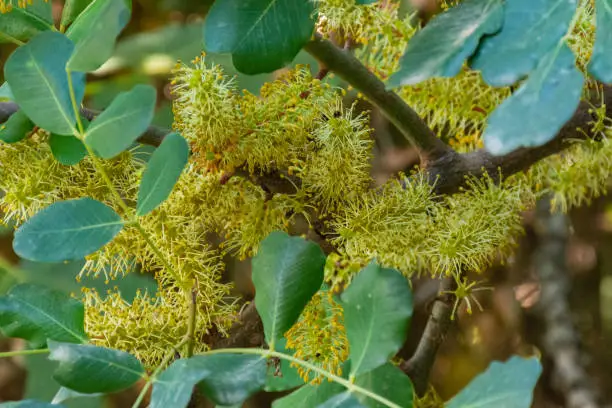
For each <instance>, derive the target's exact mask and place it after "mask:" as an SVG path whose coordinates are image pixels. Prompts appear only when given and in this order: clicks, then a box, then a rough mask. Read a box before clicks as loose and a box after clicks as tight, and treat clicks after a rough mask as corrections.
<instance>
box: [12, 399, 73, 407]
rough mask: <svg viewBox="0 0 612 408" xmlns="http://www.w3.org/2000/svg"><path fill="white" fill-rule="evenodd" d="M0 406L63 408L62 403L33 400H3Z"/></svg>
mask: <svg viewBox="0 0 612 408" xmlns="http://www.w3.org/2000/svg"><path fill="white" fill-rule="evenodd" d="M0 408H63V405H55V404H49V403H47V402H40V401H34V400H25V401H15V402H3V403H2V404H0Z"/></svg>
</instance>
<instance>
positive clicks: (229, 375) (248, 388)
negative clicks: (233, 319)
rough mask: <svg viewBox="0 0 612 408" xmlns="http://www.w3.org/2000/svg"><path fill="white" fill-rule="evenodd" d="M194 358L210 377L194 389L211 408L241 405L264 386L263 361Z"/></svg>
mask: <svg viewBox="0 0 612 408" xmlns="http://www.w3.org/2000/svg"><path fill="white" fill-rule="evenodd" d="M195 358H201V359H202V361H203V363H204V364H206V366H207V367H209V370H210V372H212V373H214V375H210V376H208V377H206V378H204V379H203V380H202V381H200V382H199V383H198V389H199V390H200V391H201V392H202V393H203V394H204V395H206V396H207V397H208V398H209V399H210V400H211V401H212V402H214V403H215V404H218V405H232V404H237V403H240V402H243V401H244V400H246V399H247V398H248V397H249V396H251V395H253V394H255V393H256V392H258V391H260V390H261V389H263V387H264V385H265V382H266V368H267V363H266V359H265V358H264V357H261V356H252V355H239V354H218V355H211V356H198V357H195Z"/></svg>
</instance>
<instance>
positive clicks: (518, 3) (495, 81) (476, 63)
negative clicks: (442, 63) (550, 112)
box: [470, 0, 577, 122]
mask: <svg viewBox="0 0 612 408" xmlns="http://www.w3.org/2000/svg"><path fill="white" fill-rule="evenodd" d="M576 4H577V0H508V1H506V3H505V12H504V22H503V25H502V29H501V30H500V31H499V32H498V33H497V34H495V35H492V36H488V37H484V38H483V39H482V41H481V45H480V47H479V48H478V50H477V51H476V53H475V54H474V57H473V58H472V60H471V61H470V65H471V67H472V68H473V69H477V70H480V71H482V76H483V78H484V80H485V81H486V82H487V83H488V84H489V85H492V86H506V85H511V84H513V83H515V82H516V81H518V80H519V79H521V78H522V77H524V76H526V75H527V74H529V73H530V72H531V71H532V70H533V69H534V68H535V67H536V66H537V65H538V63H539V62H540V60H541V59H542V58H543V57H544V56H545V55H546V54H548V53H549V52H550V51H551V50H552V49H553V48H556V47H557V45H558V44H559V42H560V41H561V39H562V38H563V37H564V36H565V34H566V32H567V30H568V28H569V23H570V21H571V19H572V17H573V16H574V13H575V11H576ZM509 61H511V63H509ZM519 122H520V121H519Z"/></svg>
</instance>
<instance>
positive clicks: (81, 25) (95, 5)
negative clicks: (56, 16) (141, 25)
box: [66, 0, 130, 72]
mask: <svg viewBox="0 0 612 408" xmlns="http://www.w3.org/2000/svg"><path fill="white" fill-rule="evenodd" d="M129 20H130V9H128V7H127V6H126V4H125V0H93V1H92V2H91V3H90V4H89V5H88V6H87V8H85V10H83V12H82V13H81V14H80V15H79V16H78V18H77V19H76V20H75V22H74V23H73V24H72V25H71V26H70V28H69V29H68V31H67V32H66V35H67V36H68V38H70V39H71V40H72V41H73V42H74V43H75V44H76V48H75V50H74V54H72V57H71V58H70V61H68V68H69V69H71V70H73V71H81V72H89V71H94V70H96V69H98V68H100V66H101V65H102V64H104V63H105V62H106V60H108V59H109V58H110V56H111V55H112V54H113V50H114V48H115V41H116V40H117V37H118V36H119V33H121V31H122V30H123V28H124V27H125V25H126V24H127V23H128V21H129Z"/></svg>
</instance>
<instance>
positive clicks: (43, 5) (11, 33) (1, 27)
mask: <svg viewBox="0 0 612 408" xmlns="http://www.w3.org/2000/svg"><path fill="white" fill-rule="evenodd" d="M52 27H53V15H52V13H51V2H50V1H36V2H34V3H33V4H31V5H28V7H26V8H20V7H13V10H12V11H11V12H10V13H5V14H1V13H0V42H6V41H9V40H10V39H15V40H19V41H27V40H29V39H30V38H32V37H34V36H35V35H36V34H38V33H40V32H42V31H47V30H51V28H52Z"/></svg>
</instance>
